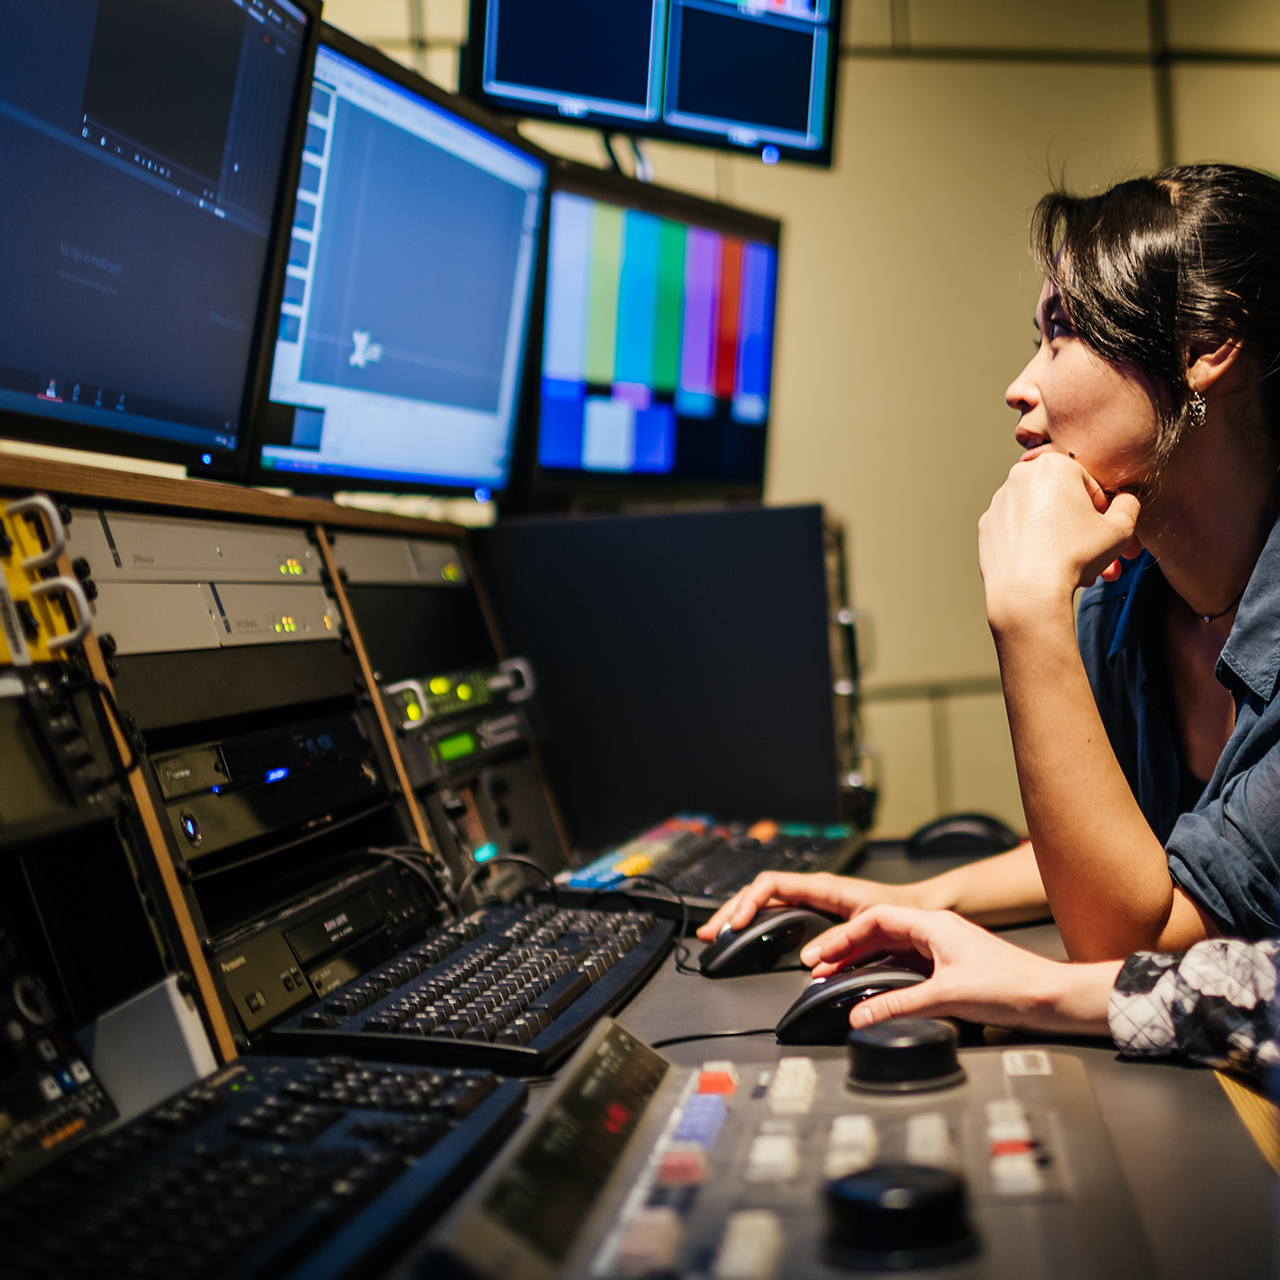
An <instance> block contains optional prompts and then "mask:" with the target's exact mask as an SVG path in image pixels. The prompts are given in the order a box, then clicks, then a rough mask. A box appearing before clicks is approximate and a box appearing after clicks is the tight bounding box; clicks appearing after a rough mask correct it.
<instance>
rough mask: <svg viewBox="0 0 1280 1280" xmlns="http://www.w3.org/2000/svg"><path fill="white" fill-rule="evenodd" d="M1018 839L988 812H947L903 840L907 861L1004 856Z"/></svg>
mask: <svg viewBox="0 0 1280 1280" xmlns="http://www.w3.org/2000/svg"><path fill="white" fill-rule="evenodd" d="M1021 843H1022V837H1021V836H1020V835H1019V834H1018V833H1017V832H1016V831H1014V830H1013V829H1012V828H1010V827H1008V826H1006V825H1005V824H1004V823H1003V822H1001V821H1000V819H999V818H993V817H992V816H991V815H990V814H989V813H949V814H946V815H945V816H943V817H941V818H935V819H934V820H933V821H932V822H926V823H925V825H924V826H923V827H921V828H920V829H919V830H918V831H917V832H915V834H914V835H912V837H911V838H910V839H909V840H908V841H907V857H909V858H946V857H953V856H955V855H956V854H965V853H972V854H990V853H1004V851H1005V850H1006V849H1013V848H1015V847H1016V846H1017V845H1020V844H1021Z"/></svg>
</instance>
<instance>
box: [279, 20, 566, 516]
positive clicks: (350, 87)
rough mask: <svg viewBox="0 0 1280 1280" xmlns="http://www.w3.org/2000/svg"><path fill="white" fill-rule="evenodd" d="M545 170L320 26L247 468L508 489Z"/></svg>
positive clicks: (516, 142) (432, 92) (385, 482)
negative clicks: (268, 363)
mask: <svg viewBox="0 0 1280 1280" xmlns="http://www.w3.org/2000/svg"><path fill="white" fill-rule="evenodd" d="M546 176H547V167H546V163H545V161H544V159H543V157H542V153H541V152H539V151H538V150H537V149H536V148H535V147H533V146H531V145H530V144H526V143H523V142H521V141H520V139H519V138H518V136H517V135H516V134H514V133H509V132H507V131H506V130H503V129H502V128H501V126H495V125H493V124H492V123H491V122H489V121H488V120H487V118H485V117H484V113H483V112H480V111H479V110H478V109H477V108H475V107H474V106H472V104H470V103H468V102H465V101H463V100H461V99H459V98H457V97H455V96H452V95H449V94H446V93H444V92H443V91H441V90H437V89H435V88H434V86H431V85H428V84H427V82H426V81H424V80H422V79H420V78H419V77H417V76H415V75H413V73H412V72H409V71H406V70H405V69H404V68H402V67H400V66H399V65H398V64H397V63H394V62H392V61H391V60H390V59H388V58H384V57H383V56H382V55H381V54H379V53H377V52H375V51H374V50H372V49H368V48H367V47H365V46H363V45H360V44H358V43H357V42H356V41H354V40H351V39H350V38H349V37H346V36H343V35H342V34H341V33H339V32H336V31H333V30H331V29H330V28H327V27H326V28H325V30H324V32H323V34H322V39H321V45H320V49H319V52H318V53H317V55H316V68H315V79H314V84H313V88H312V94H311V109H310V114H309V116H308V122H307V131H306V142H305V150H304V154H303V163H302V171H301V176H300V178H299V181H298V192H297V199H296V202H295V205H294V216H293V238H292V241H291V244H290V246H289V251H288V265H287V269H286V276H285V283H284V294H283V301H282V303H281V309H280V317H279V329H278V334H277V338H276V343H275V360H274V366H273V368H272V372H271V383H270V403H269V404H268V405H267V406H266V407H265V408H264V411H263V413H262V415H261V422H260V427H259V445H258V450H257V453H258V464H259V465H258V472H259V476H260V477H262V478H264V479H265V480H266V482H267V483H270V484H276V485H282V486H286V487H289V488H293V489H297V490H321V491H323V490H330V491H331V490H334V489H391V490H405V491H415V490H419V491H420V490H428V491H435V492H443V493H469V492H474V491H476V490H478V489H480V490H488V491H489V492H490V493H495V494H496V493H500V492H501V491H502V490H503V489H504V488H505V487H506V484H507V481H508V476H509V472H510V465H511V448H512V435H513V431H514V427H515V422H516V416H517V409H518V405H519V399H520V388H521V378H522V372H523V358H524V351H525V344H526V340H527V336H528V324H529V313H530V298H531V294H532V289H533V282H534V270H535V265H536V261H537V247H538V236H539V227H540V222H541V217H542V207H543V201H544V188H545V186H546Z"/></svg>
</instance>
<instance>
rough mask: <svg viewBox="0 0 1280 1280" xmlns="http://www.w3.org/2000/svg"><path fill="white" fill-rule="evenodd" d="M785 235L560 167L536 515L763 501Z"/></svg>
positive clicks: (706, 206)
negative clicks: (709, 500) (670, 501)
mask: <svg viewBox="0 0 1280 1280" xmlns="http://www.w3.org/2000/svg"><path fill="white" fill-rule="evenodd" d="M780 231H781V228H780V224H779V223H778V222H777V221H775V220H774V219H771V218H765V217H761V216H759V215H756V214H752V213H747V212H746V211H744V210H740V209H734V208H731V207H729V206H727V205H722V204H718V203H715V202H713V201H709V200H700V199H697V198H696V197H693V196H688V195H685V194H684V193H681V192H676V191H669V190H664V189H663V188H660V187H655V186H653V185H652V184H650V183H643V182H635V181H633V180H632V179H629V178H625V177H623V176H622V175H620V174H614V173H609V172H605V171H603V170H595V169H590V168H586V167H584V166H581V165H574V164H571V163H569V162H567V161H562V162H557V165H556V167H555V170H554V177H553V187H552V194H551V213H550V223H549V229H548V232H549V233H548V253H547V274H546V286H545V301H544V305H543V308H542V310H543V315H542V353H541V370H540V372H541V377H540V380H539V384H538V387H537V391H536V395H535V396H534V397H533V398H534V399H535V400H536V408H535V411H534V416H535V417H536V421H537V432H536V445H535V449H534V454H535V456H534V472H533V490H534V493H535V505H547V503H545V502H539V501H537V500H536V499H537V498H538V497H540V498H541V499H550V498H551V497H552V496H553V495H556V494H558V495H559V496H560V497H561V498H563V499H570V501H569V502H568V505H571V506H572V505H574V502H573V501H572V499H585V500H586V501H587V504H588V505H592V504H598V503H599V501H600V500H602V499H607V498H608V497H609V496H610V495H613V496H614V497H615V498H617V497H621V496H623V495H626V496H628V497H632V498H636V499H638V500H641V501H645V500H656V499H661V498H663V497H669V498H697V497H714V498H739V499H758V498H759V497H760V496H761V494H762V492H763V487H764V466H765V443H766V438H767V430H768V424H769V413H770V404H771V397H772V376H773V345H774V341H773V340H774V317H775V311H776V303H777V284H778V241H779V236H780ZM550 505H552V506H554V505H564V503H560V504H557V503H555V502H551V503H550ZM606 505H611V504H610V503H606Z"/></svg>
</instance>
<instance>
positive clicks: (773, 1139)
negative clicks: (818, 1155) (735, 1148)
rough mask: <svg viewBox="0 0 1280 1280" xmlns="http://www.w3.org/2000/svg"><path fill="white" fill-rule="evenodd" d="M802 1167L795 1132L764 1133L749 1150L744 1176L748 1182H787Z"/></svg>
mask: <svg viewBox="0 0 1280 1280" xmlns="http://www.w3.org/2000/svg"><path fill="white" fill-rule="evenodd" d="M799 1168H800V1144H799V1143H798V1142H797V1141H796V1138H795V1135H794V1134H787V1133H762V1134H761V1135H760V1136H759V1137H758V1138H756V1139H755V1140H754V1141H753V1142H752V1143H751V1149H750V1150H749V1151H748V1152H747V1167H746V1170H745V1172H744V1173H743V1177H745V1178H746V1180H747V1181H748V1182H786V1181H787V1179H788V1178H794V1177H795V1176H796V1173H797V1171H798V1170H799Z"/></svg>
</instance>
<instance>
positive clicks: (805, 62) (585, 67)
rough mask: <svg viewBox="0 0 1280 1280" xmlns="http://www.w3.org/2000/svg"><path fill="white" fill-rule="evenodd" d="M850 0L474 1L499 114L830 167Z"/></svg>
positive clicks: (472, 67)
mask: <svg viewBox="0 0 1280 1280" xmlns="http://www.w3.org/2000/svg"><path fill="white" fill-rule="evenodd" d="M840 7H841V0H608V3H607V4H602V3H600V0H471V38H470V41H469V43H468V45H467V47H466V48H465V49H464V51H463V58H462V86H463V91H464V92H465V93H467V94H468V95H469V96H471V97H474V98H475V99H476V100H477V101H479V102H483V103H484V104H485V105H486V106H489V107H491V108H493V109H495V110H500V111H506V112H511V113H514V114H518V115H524V116H541V117H543V118H545V119H551V120H559V121H561V122H562V123H570V124H585V125H591V126H593V127H594V128H598V129H606V130H619V131H622V132H625V133H631V134H640V135H643V136H647V137H655V138H675V139H679V140H680V141H682V142H694V143H700V144H702V145H704V146H712V147H721V148H725V149H727V150H733V151H747V152H753V153H754V154H756V155H758V156H759V157H760V158H761V159H762V160H764V161H765V163H767V164H776V163H777V162H778V160H780V159H786V160H804V161H808V162H810V163H813V164H822V165H828V164H830V163H831V129H832V121H833V118H834V113H835V85H836V69H837V62H838V58H839V52H840Z"/></svg>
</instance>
